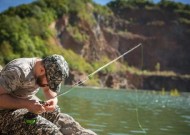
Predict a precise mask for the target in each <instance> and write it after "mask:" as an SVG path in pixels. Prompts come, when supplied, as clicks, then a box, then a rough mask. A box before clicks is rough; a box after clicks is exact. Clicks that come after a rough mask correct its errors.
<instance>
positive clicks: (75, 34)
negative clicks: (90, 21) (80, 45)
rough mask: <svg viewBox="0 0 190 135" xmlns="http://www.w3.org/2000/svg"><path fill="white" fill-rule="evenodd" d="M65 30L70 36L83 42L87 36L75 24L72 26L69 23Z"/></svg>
mask: <svg viewBox="0 0 190 135" xmlns="http://www.w3.org/2000/svg"><path fill="white" fill-rule="evenodd" d="M67 30H68V32H69V33H70V34H71V36H72V37H73V38H74V39H75V40H77V41H79V42H84V41H86V40H87V39H88V38H89V37H88V35H87V34H86V33H85V32H83V33H82V31H81V30H79V28H78V27H76V26H73V27H72V26H71V25H69V26H67Z"/></svg>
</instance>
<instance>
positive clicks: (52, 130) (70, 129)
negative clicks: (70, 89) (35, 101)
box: [0, 108, 96, 135]
mask: <svg viewBox="0 0 190 135" xmlns="http://www.w3.org/2000/svg"><path fill="white" fill-rule="evenodd" d="M25 113H27V110H26V109H17V110H0V132H1V134H4V135H96V134H95V133H94V132H92V131H91V130H87V129H84V128H83V127H81V126H80V124H79V123H78V122H76V121H75V120H74V119H73V118H72V117H71V116H69V115H67V114H64V113H60V109H59V108H57V109H56V111H54V112H51V113H50V112H48V113H43V114H41V115H39V116H38V117H37V123H36V124H34V125H29V124H26V123H25V122H24V119H23V116H24V114H25Z"/></svg>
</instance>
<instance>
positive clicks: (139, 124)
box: [54, 43, 146, 135]
mask: <svg viewBox="0 0 190 135" xmlns="http://www.w3.org/2000/svg"><path fill="white" fill-rule="evenodd" d="M139 46H141V70H142V69H143V63H144V62H143V46H142V44H141V43H139V44H138V45H136V46H135V47H133V48H131V49H130V50H128V51H126V52H125V53H123V54H122V55H120V56H119V57H117V58H115V59H114V60H112V61H110V62H109V63H107V64H105V65H103V66H102V67H100V68H98V69H97V70H95V71H94V72H92V73H91V74H89V75H88V76H87V77H86V79H84V80H82V81H78V82H77V83H75V84H73V85H72V86H71V88H68V89H67V90H66V91H65V92H62V93H59V94H58V95H57V96H55V97H54V98H56V97H59V96H62V95H65V94H67V93H69V92H71V91H72V90H73V89H74V88H75V87H76V86H80V85H81V84H83V83H85V82H86V81H88V80H89V79H91V78H92V76H93V75H94V74H96V73H97V72H99V71H101V70H102V69H104V68H105V67H107V66H109V65H110V64H112V63H113V62H115V61H117V60H118V59H120V58H121V57H123V56H125V55H127V54H129V53H130V52H132V51H133V50H135V49H136V48H138V47H139ZM136 103H138V96H137V89H136ZM135 111H136V118H137V123H138V126H139V128H140V129H141V130H142V131H143V133H144V134H145V135H146V130H145V129H144V128H143V127H142V125H141V123H140V120H139V110H138V106H137V104H136V108H135Z"/></svg>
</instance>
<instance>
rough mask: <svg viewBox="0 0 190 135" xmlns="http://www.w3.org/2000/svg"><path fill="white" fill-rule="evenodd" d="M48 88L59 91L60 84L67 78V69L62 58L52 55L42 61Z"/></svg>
mask: <svg viewBox="0 0 190 135" xmlns="http://www.w3.org/2000/svg"><path fill="white" fill-rule="evenodd" d="M43 63H44V67H45V70H46V77H47V81H48V85H49V88H50V89H51V90H52V91H54V92H59V91H60V86H61V82H62V81H63V79H64V78H66V77H68V76H69V67H68V64H67V62H66V61H65V59H64V58H63V56H61V55H57V54H54V55H52V56H47V57H46V58H44V59H43Z"/></svg>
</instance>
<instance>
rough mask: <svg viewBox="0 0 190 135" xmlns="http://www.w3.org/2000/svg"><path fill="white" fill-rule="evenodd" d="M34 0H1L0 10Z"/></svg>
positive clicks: (185, 0) (188, 1)
mask: <svg viewBox="0 0 190 135" xmlns="http://www.w3.org/2000/svg"><path fill="white" fill-rule="evenodd" d="M32 1H34V0H0V12H2V11H4V10H6V9H7V8H9V7H10V6H18V5H20V4H27V3H30V2H32ZM93 1H94V2H96V3H98V4H101V5H105V4H106V3H108V2H109V1H111V0H93ZM153 1H154V2H155V3H157V2H159V1H160V0H153ZM174 1H176V2H182V3H184V4H190V0H174Z"/></svg>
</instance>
